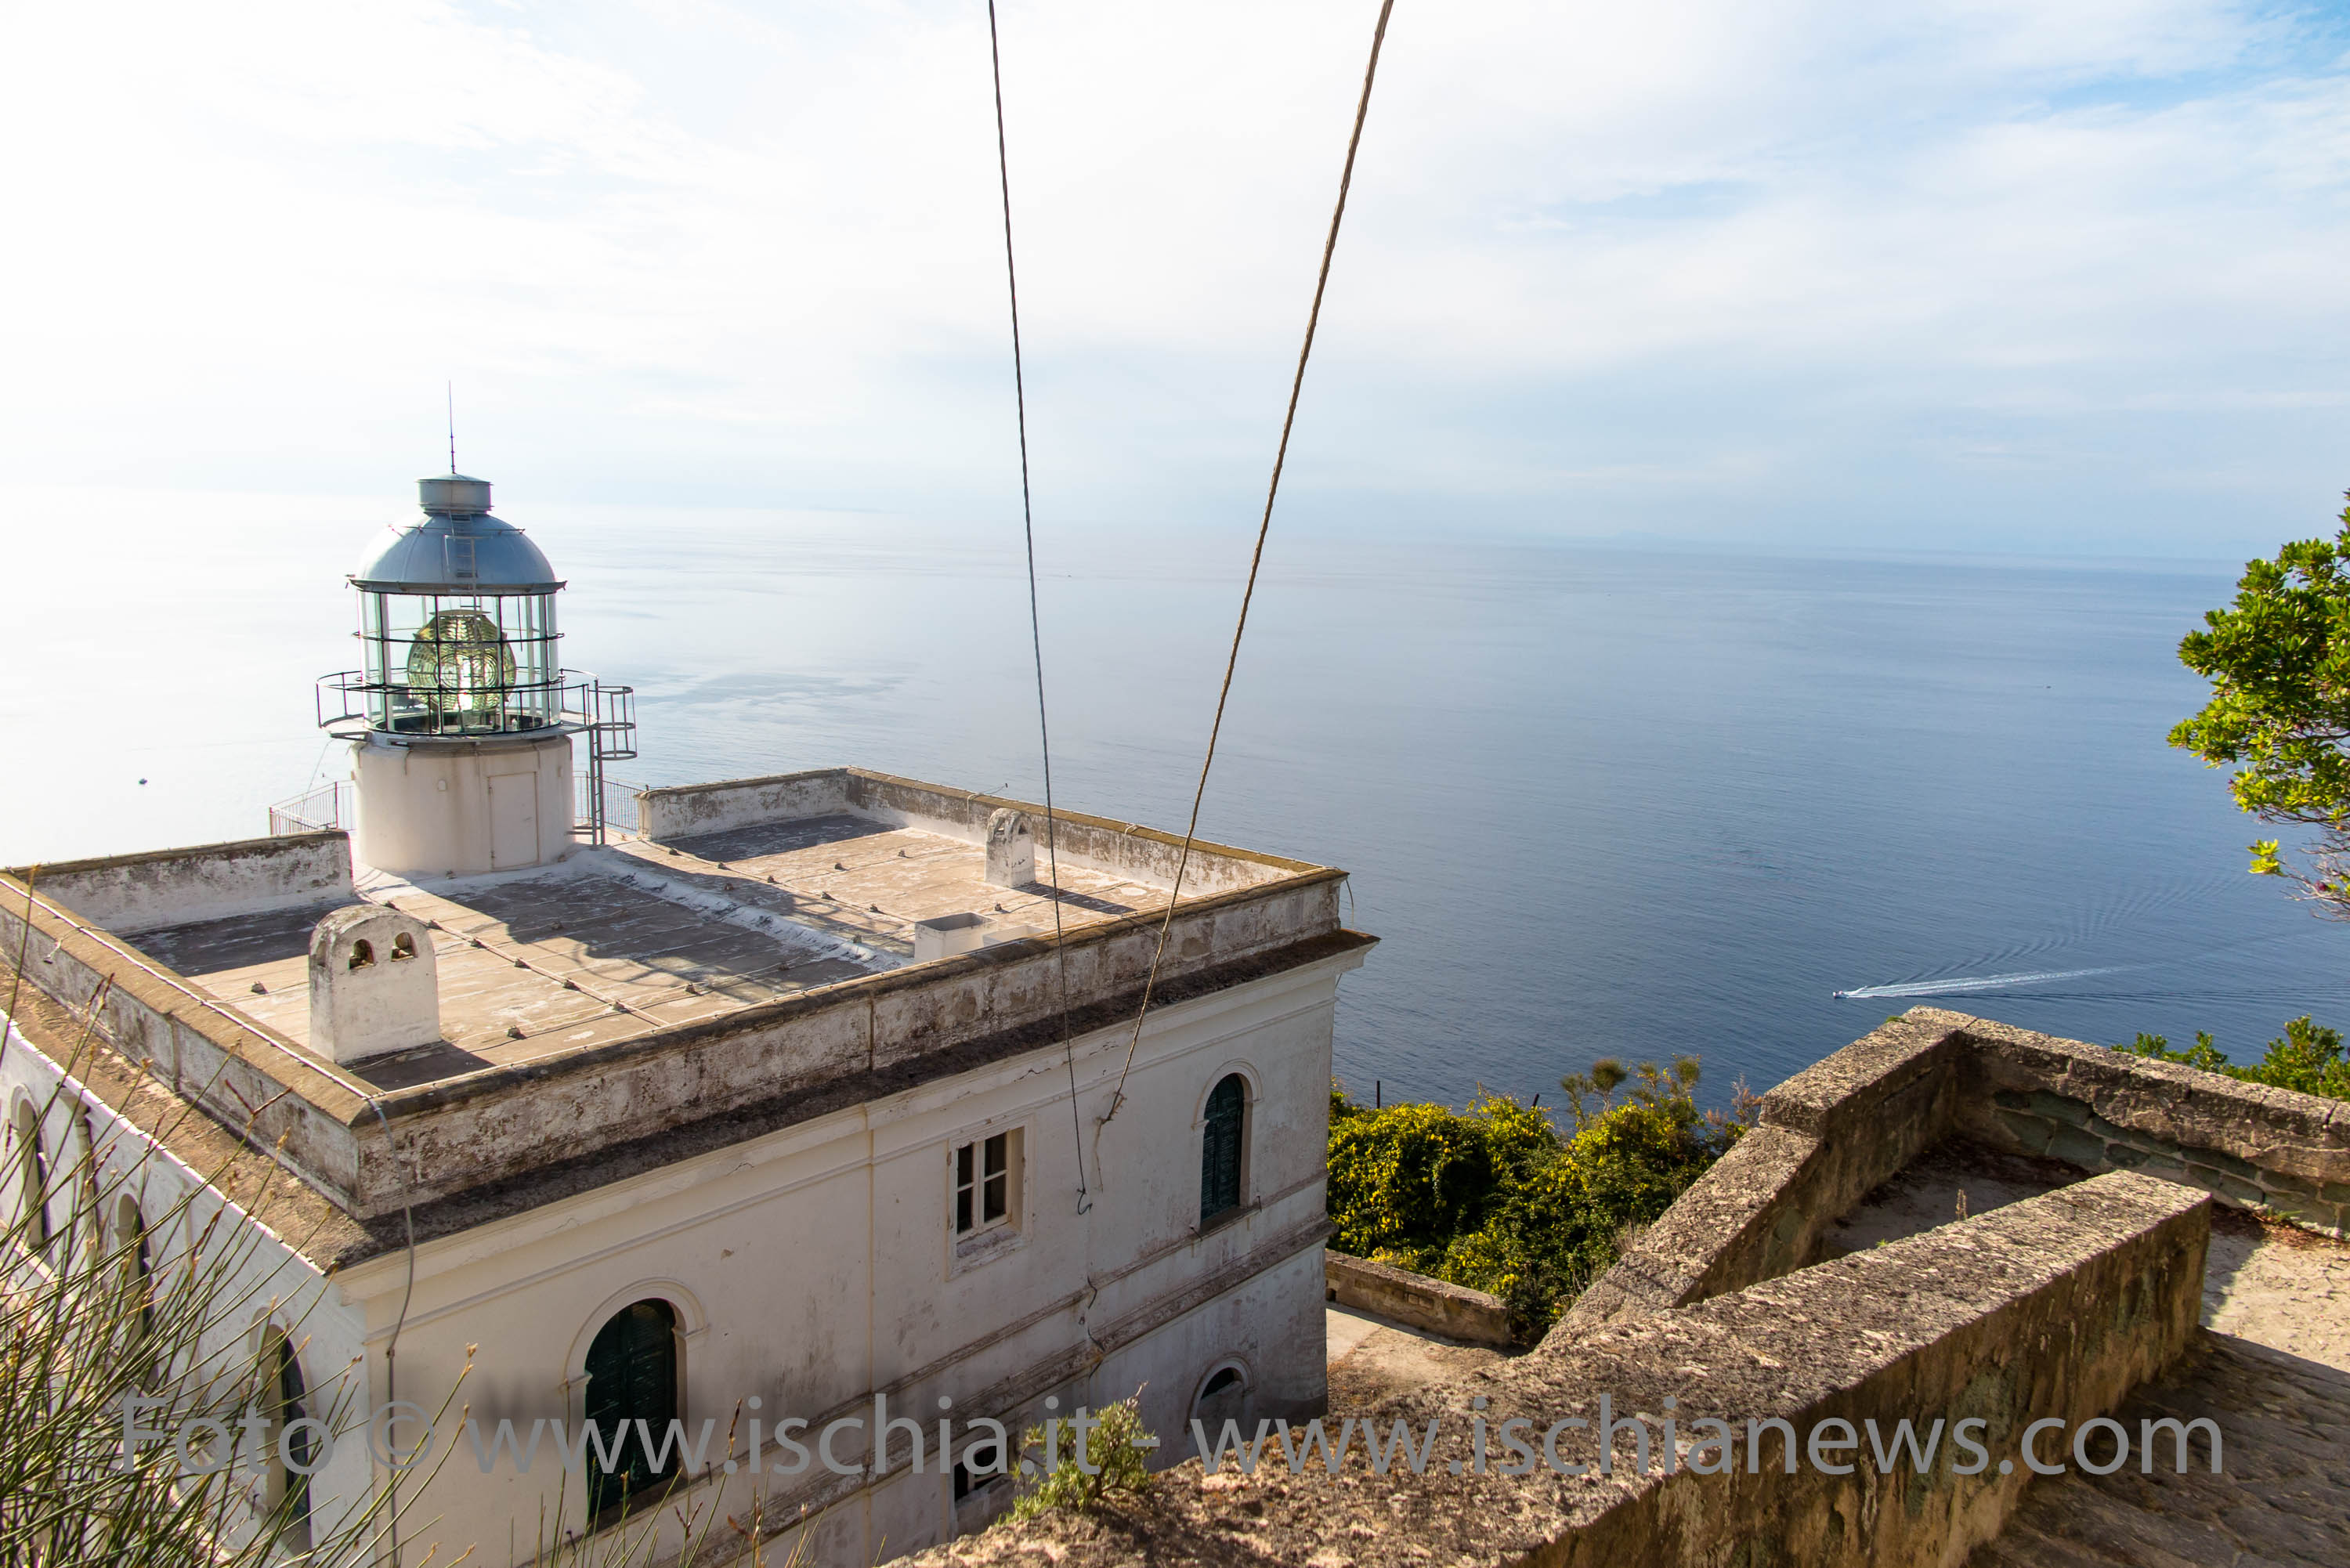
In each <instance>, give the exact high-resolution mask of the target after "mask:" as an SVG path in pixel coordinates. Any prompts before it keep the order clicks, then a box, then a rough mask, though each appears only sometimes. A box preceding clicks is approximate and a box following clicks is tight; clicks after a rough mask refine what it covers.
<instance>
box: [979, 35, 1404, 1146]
mask: <svg viewBox="0 0 2350 1568" xmlns="http://www.w3.org/2000/svg"><path fill="white" fill-rule="evenodd" d="M990 3H991V4H993V0H990ZM1394 9H1395V0H1380V5H1379V20H1378V26H1376V27H1374V28H1373V29H1372V31H1371V58H1370V63H1369V64H1368V65H1367V66H1366V67H1364V68H1363V92H1362V97H1361V98H1360V99H1357V101H1356V104H1355V130H1354V134H1353V135H1351V136H1350V137H1348V138H1347V166H1346V168H1345V170H1344V171H1341V172H1340V174H1339V176H1338V201H1337V204H1336V206H1335V207H1333V208H1332V209H1331V213H1330V233H1329V236H1328V237H1327V238H1326V239H1325V240H1324V241H1323V242H1322V270H1321V273H1320V275H1318V276H1316V277H1315V280H1314V307H1313V308H1312V309H1311V310H1310V311H1308V312H1307V313H1306V316H1305V343H1304V344H1303V345H1302V346H1300V348H1298V350H1297V373H1296V374H1295V376H1293V377H1292V378H1291V379H1290V383H1289V410H1288V411H1287V412H1286V413H1284V415H1283V416H1282V420H1281V445H1280V446H1279V447H1278V448H1277V449H1275V451H1274V457H1273V479H1272V481H1271V483H1268V484H1267V485H1266V486H1265V492H1264V515H1263V518H1262V519H1261V520H1260V521H1259V522H1258V524H1257V530H1256V548H1255V550H1254V551H1253V553H1252V554H1251V555H1250V556H1249V569H1248V586H1247V587H1245V588H1243V590H1242V592H1241V613H1240V618H1239V620H1238V621H1237V622H1235V623H1234V624H1233V627H1232V652H1231V654H1230V655H1229V656H1227V657H1226V659H1225V660H1224V683H1223V686H1222V689H1221V690H1219V691H1217V693H1216V717H1215V722H1213V723H1211V724H1210V725H1209V726H1208V752H1207V755H1206V756H1205V757H1203V758H1202V759H1201V763H1200V784H1199V788H1198V789H1196V790H1194V791H1193V792H1192V794H1191V825H1190V826H1188V827H1186V828H1185V829H1184V830H1183V850H1182V853H1181V854H1180V855H1179V856H1178V857H1176V860H1175V885H1174V887H1173V888H1171V889H1170V891H1169V892H1168V895H1167V913H1166V915H1165V916H1164V917H1162V918H1161V919H1160V920H1159V945H1158V947H1157V948H1156V950H1153V951H1152V953H1151V955H1150V973H1149V975H1148V976H1147V977H1146V978H1145V979H1144V981H1143V982H1142V1002H1141V1005H1139V1006H1138V1007H1137V1008H1136V1009H1135V1010H1134V1034H1133V1037H1132V1038H1131V1039H1129V1040H1128V1042H1127V1043H1126V1064H1125V1065H1124V1066H1122V1067H1120V1068H1119V1069H1118V1086H1117V1088H1116V1089H1115V1090H1113V1091H1112V1092H1111V1095H1110V1100H1109V1109H1108V1110H1107V1111H1105V1112H1104V1113H1102V1119H1101V1125H1102V1126H1103V1127H1107V1126H1108V1125H1109V1122H1110V1118H1111V1117H1113V1116H1117V1115H1118V1107H1119V1106H1123V1105H1124V1104H1125V1103H1126V1076H1127V1074H1128V1073H1129V1072H1131V1071H1133V1069H1134V1053H1135V1048H1136V1047H1137V1046H1139V1045H1140V1044H1142V1021H1143V1018H1144V1016H1145V1015H1146V1014H1148V1013H1149V1011H1150V995H1151V992H1154V991H1156V990H1157V989H1158V986H1159V966H1160V965H1161V963H1163V962H1164V961H1165V960H1166V957H1167V933H1168V931H1169V929H1170V928H1171V927H1172V926H1173V925H1174V923H1175V905H1176V902H1177V900H1179V899H1180V898H1182V896H1183V874H1184V872H1186V871H1187V870H1189V869H1190V868H1191V845H1192V843H1193V841H1194V840H1195V839H1197V838H1198V836H1199V833H1200V805H1201V802H1202V801H1204V800H1206V799H1207V796H1208V770H1209V769H1211V768H1212V767H1214V766H1215V764H1216V739H1217V737H1218V736H1219V735H1220V734H1222V732H1223V728H1224V704H1225V703H1226V702H1227V701H1230V699H1231V697H1232V672H1233V671H1234V670H1237V669H1238V668H1239V667H1240V661H1241V638H1242V636H1243V634H1244V633H1246V632H1247V630H1248V616H1249V605H1250V602H1251V601H1252V600H1253V599H1254V598H1255V597H1256V579H1257V571H1258V568H1259V567H1261V566H1263V564H1264V541H1265V536H1266V535H1268V534H1270V533H1271V532H1272V531H1273V504H1274V497H1275V496H1277V495H1279V494H1280V493H1281V470H1282V465H1283V464H1284V463H1285V462H1287V461H1288V459H1289V433H1290V431H1291V430H1292V429H1293V428H1294V427H1295V425H1296V423H1297V400H1298V396H1299V394H1300V393H1302V392H1303V391H1304V390H1305V363H1306V361H1307V360H1308V359H1309V358H1312V357H1313V353H1314V330H1315V327H1317V326H1318V325H1320V323H1321V320H1322V296H1323V294H1324V292H1325V291H1326V289H1328V287H1329V286H1330V258H1331V257H1332V255H1334V254H1336V251H1337V249H1338V225H1339V223H1341V222H1342V221H1343V220H1344V219H1345V218H1346V216H1347V188H1348V187H1349V186H1351V185H1352V184H1353V183H1354V181H1355V154H1356V153H1357V151H1359V150H1360V149H1361V147H1362V145H1363V121H1364V119H1366V118H1367V116H1368V115H1369V113H1370V110H1371V84H1372V82H1373V81H1374V80H1375V79H1377V78H1378V74H1379V48H1380V46H1382V45H1383V44H1385V43H1386V42H1387V36H1388V13H1390V12H1392V11H1393V10H1394Z"/></svg>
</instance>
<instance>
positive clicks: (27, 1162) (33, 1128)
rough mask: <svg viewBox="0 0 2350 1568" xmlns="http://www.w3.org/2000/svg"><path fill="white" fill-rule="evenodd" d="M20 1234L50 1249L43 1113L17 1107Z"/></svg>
mask: <svg viewBox="0 0 2350 1568" xmlns="http://www.w3.org/2000/svg"><path fill="white" fill-rule="evenodd" d="M16 1191H17V1199H16V1200H17V1204H18V1209H17V1213H18V1214H19V1215H20V1216H21V1219H20V1220H19V1221H18V1226H17V1232H16V1233H17V1236H18V1237H19V1239H21V1241H23V1242H24V1244H25V1245H26V1246H28V1247H31V1248H33V1249H35V1250H36V1251H41V1252H44V1253H46V1252H47V1251H48V1250H49V1160H48V1156H47V1154H46V1153H45V1152H44V1151H43V1150H42V1148H41V1113H40V1112H38V1111H36V1110H35V1109H34V1108H33V1107H32V1106H29V1105H21V1104H20V1105H18V1106H17V1107H16Z"/></svg>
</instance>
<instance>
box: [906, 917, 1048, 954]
mask: <svg viewBox="0 0 2350 1568" xmlns="http://www.w3.org/2000/svg"><path fill="white" fill-rule="evenodd" d="M1029 934H1030V933H1029V930H1028V928H1027V927H1025V926H1015V925H1013V924H1011V923H1010V922H1008V921H1004V920H999V919H994V918H993V917H992V916H989V915H972V914H965V915H941V916H940V917H939V918H938V919H935V920H916V921H915V922H914V961H915V962H916V963H924V962H927V961H930V960H931V959H939V958H952V957H953V956H954V955H955V954H957V953H968V952H976V951H978V950H980V949H981V948H992V947H993V946H994V945H995V944H996V943H998V942H1016V941H1018V940H1020V939H1021V938H1023V937H1025V936H1027V935H1029Z"/></svg>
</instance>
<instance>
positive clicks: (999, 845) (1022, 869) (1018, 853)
mask: <svg viewBox="0 0 2350 1568" xmlns="http://www.w3.org/2000/svg"><path fill="white" fill-rule="evenodd" d="M987 879H988V881H990V882H992V883H993V884H994V885H995V886H996V887H998V888H1024V887H1026V886H1027V885H1028V884H1029V883H1031V882H1034V881H1035V879H1036V829H1035V826H1033V825H1032V824H1031V823H1030V822H1029V820H1028V814H1027V813H1026V812H1024V811H1014V810H1013V809H1012V808H1011V807H1009V806H1006V807H1004V808H1003V810H1001V811H999V812H997V813H996V814H995V815H993V816H991V817H989V818H988V819H987Z"/></svg>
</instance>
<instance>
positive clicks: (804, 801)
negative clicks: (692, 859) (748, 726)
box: [637, 768, 848, 843]
mask: <svg viewBox="0 0 2350 1568" xmlns="http://www.w3.org/2000/svg"><path fill="white" fill-rule="evenodd" d="M847 809H848V775H847V771H846V770H845V769H841V768H823V769H818V770H816V771H815V772H812V773H804V774H769V775H767V776H766V777H764V778H751V779H722V780H719V781H717V782H715V783H712V784H679V785H676V786H674V787H671V788H667V789H649V790H646V791H644V792H643V793H641V794H639V795H638V796H637V826H638V827H639V831H641V832H642V833H643V834H644V836H646V837H647V838H650V839H653V840H655V841H656V842H659V843H667V842H668V841H669V840H671V839H673V838H691V837H692V836H695V835H697V834H702V833H725V832H729V831H731V830H732V829H734V828H737V827H750V826H754V825H755V824H758V823H762V822H790V821H792V820H794V819H795V818H798V817H809V816H831V815H836V814H837V813H840V812H844V811H847Z"/></svg>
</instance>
